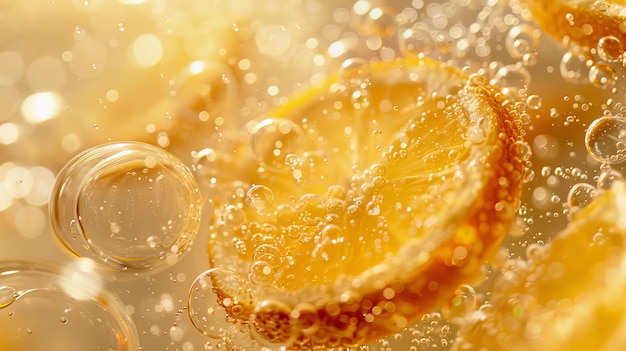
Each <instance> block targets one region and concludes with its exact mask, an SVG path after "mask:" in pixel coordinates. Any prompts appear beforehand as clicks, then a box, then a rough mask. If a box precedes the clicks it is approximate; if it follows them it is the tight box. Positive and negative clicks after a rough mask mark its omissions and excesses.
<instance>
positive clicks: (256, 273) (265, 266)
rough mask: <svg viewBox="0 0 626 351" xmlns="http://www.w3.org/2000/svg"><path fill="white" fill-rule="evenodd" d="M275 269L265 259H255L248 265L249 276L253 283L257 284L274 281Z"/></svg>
mask: <svg viewBox="0 0 626 351" xmlns="http://www.w3.org/2000/svg"><path fill="white" fill-rule="evenodd" d="M275 273H276V272H275V270H274V268H273V267H272V265H271V264H269V263H268V262H266V261H255V262H254V263H252V265H251V266H250V274H249V278H250V281H251V282H252V283H253V284H256V285H258V286H270V285H272V283H273V282H274V275H275Z"/></svg>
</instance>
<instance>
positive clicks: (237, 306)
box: [187, 268, 252, 339]
mask: <svg viewBox="0 0 626 351" xmlns="http://www.w3.org/2000/svg"><path fill="white" fill-rule="evenodd" d="M251 306H252V300H251V297H250V293H249V291H248V286H247V283H246V281H245V280H244V279H243V278H242V277H241V276H240V275H239V274H237V273H236V272H233V271H231V270H227V269H222V268H211V269H209V270H207V271H205V272H203V273H202V274H200V275H199V276H198V277H197V278H196V279H195V280H194V282H193V283H192V284H191V287H190V289H189V294H188V297H187V307H188V311H187V312H188V314H189V318H190V319H191V322H192V324H193V325H194V327H195V328H196V329H197V330H198V331H200V332H201V333H202V334H203V335H206V336H208V337H211V338H214V339H222V338H224V337H225V336H226V335H227V334H228V333H229V330H231V329H233V328H239V327H240V325H239V323H240V322H242V321H245V320H247V318H248V315H249V314H250V311H251V308H252V307H251Z"/></svg>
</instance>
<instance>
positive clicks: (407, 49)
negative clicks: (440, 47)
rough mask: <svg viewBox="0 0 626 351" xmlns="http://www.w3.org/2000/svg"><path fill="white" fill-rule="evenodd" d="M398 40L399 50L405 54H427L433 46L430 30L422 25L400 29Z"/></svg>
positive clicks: (418, 55) (419, 55)
mask: <svg viewBox="0 0 626 351" xmlns="http://www.w3.org/2000/svg"><path fill="white" fill-rule="evenodd" d="M398 41H399V45H400V50H401V51H402V53H403V54H404V55H406V56H417V57H424V56H428V55H429V54H430V53H431V52H432V50H433V48H434V47H435V41H434V39H433V36H432V34H431V32H430V30H428V27H426V26H422V25H415V26H413V27H410V28H405V29H402V30H401V31H400V32H399V33H398Z"/></svg>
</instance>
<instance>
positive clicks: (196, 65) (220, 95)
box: [171, 61, 238, 121]
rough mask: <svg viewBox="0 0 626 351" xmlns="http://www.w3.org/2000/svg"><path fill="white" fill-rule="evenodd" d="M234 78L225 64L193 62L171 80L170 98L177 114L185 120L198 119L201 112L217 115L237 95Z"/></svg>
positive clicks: (200, 119)
mask: <svg viewBox="0 0 626 351" xmlns="http://www.w3.org/2000/svg"><path fill="white" fill-rule="evenodd" d="M237 90H238V87H237V81H236V78H235V76H234V74H233V72H232V70H231V69H230V67H228V66H227V65H225V64H223V63H219V62H212V61H194V62H192V63H190V64H189V65H188V66H187V67H186V68H185V69H183V71H182V72H180V73H179V74H178V75H177V76H176V78H175V79H174V81H173V86H172V92H171V96H172V100H173V103H174V106H175V107H176V108H177V110H178V111H179V113H180V114H181V115H182V116H183V117H185V118H186V119H188V120H191V121H202V120H203V118H202V114H201V113H203V112H207V113H208V116H209V117H213V118H214V117H217V116H219V115H220V114H222V112H224V111H225V110H226V109H227V108H228V107H230V106H231V104H232V103H233V101H234V98H235V96H236V95H237Z"/></svg>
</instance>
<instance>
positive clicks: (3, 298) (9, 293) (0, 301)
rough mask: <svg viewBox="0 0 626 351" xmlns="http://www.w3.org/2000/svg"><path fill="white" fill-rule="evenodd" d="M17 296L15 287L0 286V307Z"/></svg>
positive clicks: (11, 301)
mask: <svg viewBox="0 0 626 351" xmlns="http://www.w3.org/2000/svg"><path fill="white" fill-rule="evenodd" d="M18 296H19V294H18V292H17V291H16V290H15V288H13V287H10V286H0V309H2V308H5V307H8V306H9V305H11V304H12V303H13V302H14V301H15V299H16V298H17V297H18Z"/></svg>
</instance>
